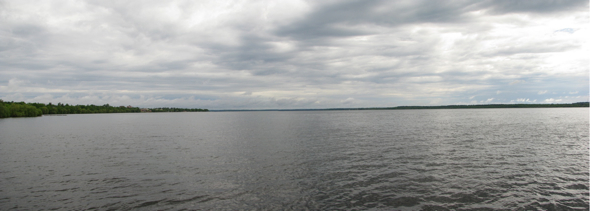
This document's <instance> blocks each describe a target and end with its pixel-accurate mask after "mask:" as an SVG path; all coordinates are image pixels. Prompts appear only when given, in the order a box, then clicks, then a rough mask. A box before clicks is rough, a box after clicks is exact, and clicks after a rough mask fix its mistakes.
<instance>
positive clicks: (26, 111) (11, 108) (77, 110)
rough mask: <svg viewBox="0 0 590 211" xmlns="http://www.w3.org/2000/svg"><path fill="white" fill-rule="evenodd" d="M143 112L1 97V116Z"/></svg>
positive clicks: (177, 110)
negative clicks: (8, 100) (31, 101)
mask: <svg viewBox="0 0 590 211" xmlns="http://www.w3.org/2000/svg"><path fill="white" fill-rule="evenodd" d="M145 110H146V111H152V112H202V111H209V110H207V109H200V108H155V109H145ZM130 112H141V109H140V108H138V107H131V106H119V107H114V106H110V105H109V104H104V105H102V106H97V105H70V104H63V103H58V104H57V105H55V104H52V103H48V104H43V103H25V102H4V101H2V100H1V99H0V118H6V117H36V116H41V115H43V114H90V113H130Z"/></svg>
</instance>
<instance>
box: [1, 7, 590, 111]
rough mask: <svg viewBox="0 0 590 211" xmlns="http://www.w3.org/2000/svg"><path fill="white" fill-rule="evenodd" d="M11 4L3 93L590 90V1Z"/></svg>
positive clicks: (196, 100)
mask: <svg viewBox="0 0 590 211" xmlns="http://www.w3.org/2000/svg"><path fill="white" fill-rule="evenodd" d="M2 4H3V6H2V7H0V14H2V17H3V18H2V19H0V66H1V67H2V69H0V98H1V99H5V100H7V99H22V100H27V101H31V100H32V101H35V100H38V101H47V100H52V101H54V102H55V101H56V100H63V101H64V103H70V104H74V103H77V102H80V103H109V102H107V101H113V102H110V103H111V104H113V103H114V102H121V103H124V102H125V104H133V105H151V106H174V105H176V106H188V107H207V106H208V108H294V107H298V106H300V107H302V108H304V107H345V106H359V107H374V106H394V105H427V104H431V103H441V104H456V103H459V102H462V100H464V99H466V98H468V99H469V100H471V101H476V102H481V103H487V102H488V100H489V102H491V101H492V100H493V101H494V103H503V102H504V103H505V102H508V100H505V99H516V98H526V99H528V98H534V96H535V93H537V95H540V94H543V95H544V97H546V98H549V99H558V96H556V94H554V93H553V94H552V93H550V92H547V91H546V90H545V89H551V90H555V92H559V93H562V92H566V93H570V94H579V95H582V96H584V95H588V89H587V87H588V78H589V77H588V73H589V72H590V71H589V68H588V65H587V63H588V59H587V56H586V52H587V51H588V49H589V48H588V42H586V39H587V38H586V37H588V35H589V34H590V33H589V30H588V24H587V22H588V20H589V18H588V16H589V15H588V11H587V8H582V7H581V6H580V5H586V6H587V2H582V3H579V2H575V1H573V2H561V3H551V2H538V1H535V2H529V3H526V4H522V3H519V4H516V3H514V4H513V3H509V2H497V1H483V2H480V3H475V2H460V1H449V2H444V3H441V2H437V3H432V2H416V1H395V2H379V1H340V2H339V1H336V2H309V1H299V0H288V1H280V2H275V1H255V2H249V1H247V2H225V1H215V2H198V3H197V2H190V1H189V2H186V1H166V2H124V1H114V2H106V1H74V2H71V1H44V2H38V1H26V0H24V1H6V2H3V3H2ZM580 8H582V9H580ZM351 11H353V12H351ZM424 14H429V15H424ZM432 14H435V15H432ZM539 90H545V91H539ZM64 96H66V97H64ZM139 96H143V97H139ZM148 96H149V97H148ZM485 99H488V100H485ZM490 99H491V100H490ZM568 99H572V97H570V98H568Z"/></svg>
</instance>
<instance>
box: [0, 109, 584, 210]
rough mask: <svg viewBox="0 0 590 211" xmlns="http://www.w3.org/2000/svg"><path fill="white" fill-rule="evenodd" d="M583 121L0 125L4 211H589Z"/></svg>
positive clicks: (264, 119)
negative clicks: (524, 210)
mask: <svg viewBox="0 0 590 211" xmlns="http://www.w3.org/2000/svg"><path fill="white" fill-rule="evenodd" d="M588 128H589V123H588V109H584V108H549V109H464V110H396V111H296V112H222V113H213V112H211V113H153V114H86V115H68V116H44V117H40V118H20V119H0V187H2V188H1V189H0V209H1V210H27V209H28V210H38V209H63V210H86V209H100V210H104V209H121V210H126V209H133V208H142V209H154V210H155V209H157V210H167V209H171V210H180V209H189V210H191V209H204V210H211V209H214V210H233V209H247V210H250V209H262V210H285V209H293V210H301V209H311V210H327V209H328V210H329V209H371V208H372V209H376V210H391V209H395V210H417V209H422V210H460V209H466V210H469V209H484V208H487V209H506V210H515V209H527V210H576V209H579V210H588V209H589V206H588V202H589V195H588V194H589V190H588V186H589V184H588V183H589V181H588V176H589V174H588V172H589V169H588V132H589V131H588V130H589V129H588Z"/></svg>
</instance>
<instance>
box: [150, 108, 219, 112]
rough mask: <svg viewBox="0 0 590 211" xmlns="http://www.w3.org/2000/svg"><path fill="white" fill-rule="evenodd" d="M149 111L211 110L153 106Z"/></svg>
mask: <svg viewBox="0 0 590 211" xmlns="http://www.w3.org/2000/svg"><path fill="white" fill-rule="evenodd" d="M149 111H151V112H203V111H209V110H208V109H202V108H168V107H162V108H151V109H149Z"/></svg>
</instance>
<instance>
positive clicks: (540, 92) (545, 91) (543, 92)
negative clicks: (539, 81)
mask: <svg viewBox="0 0 590 211" xmlns="http://www.w3.org/2000/svg"><path fill="white" fill-rule="evenodd" d="M545 93H547V90H543V91H539V92H538V93H537V94H539V95H542V94H545Z"/></svg>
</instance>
